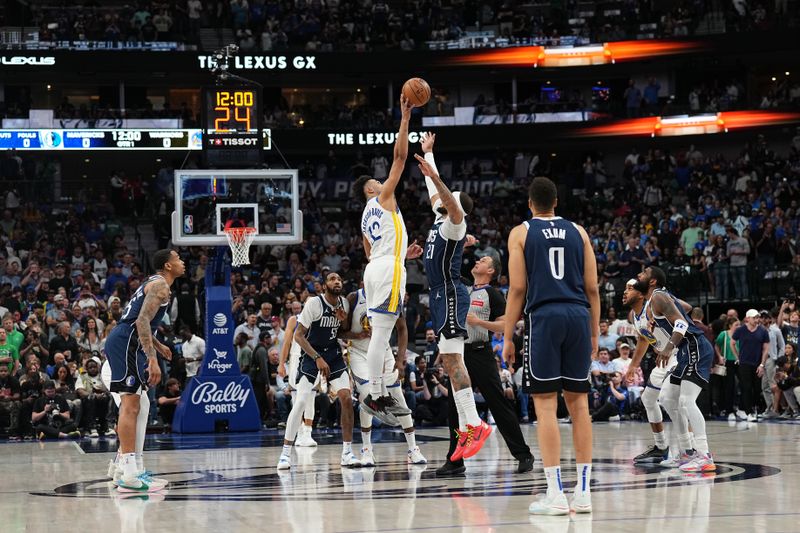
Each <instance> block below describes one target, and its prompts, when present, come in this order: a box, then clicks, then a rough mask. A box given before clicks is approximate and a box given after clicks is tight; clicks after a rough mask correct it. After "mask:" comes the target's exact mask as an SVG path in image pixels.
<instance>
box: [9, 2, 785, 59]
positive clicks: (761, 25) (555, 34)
mask: <svg viewBox="0 0 800 533" xmlns="http://www.w3.org/2000/svg"><path fill="white" fill-rule="evenodd" d="M797 9H798V7H797V5H796V3H793V2H776V3H775V8H774V9H769V10H768V9H767V8H766V6H765V4H764V3H749V2H745V1H735V2H726V3H719V2H711V1H699V2H698V1H695V2H689V1H681V2H672V3H663V2H662V3H658V2H631V1H624V0H621V1H598V2H578V1H574V0H573V1H569V2H560V3H551V4H545V5H541V4H538V5H537V4H528V3H519V2H508V1H504V0H482V1H477V0H468V1H464V0H441V1H435V2H434V1H429V0H408V1H404V2H387V1H382V0H303V1H299V2H295V1H289V0H283V1H278V0H208V1H201V0H185V1H184V0H180V1H178V2H160V1H153V2H149V1H139V2H135V3H132V4H124V3H117V2H112V3H108V4H105V5H104V4H100V3H96V2H86V3H84V4H81V5H67V6H64V5H50V4H48V3H38V2H35V3H33V5H32V8H31V11H30V15H29V20H28V21H27V22H26V25H35V26H37V27H38V28H39V40H40V41H53V42H55V41H104V42H154V41H173V42H179V43H193V44H198V43H199V42H200V39H199V31H200V29H201V28H215V29H217V30H218V31H219V30H221V29H222V28H229V29H231V30H232V31H233V33H234V35H235V36H236V39H237V42H238V44H239V45H240V47H241V48H242V50H244V51H246V52H255V51H262V52H270V51H281V50H287V49H294V50H306V51H320V52H330V51H357V52H362V51H371V50H386V49H396V50H414V49H423V48H426V47H427V46H429V45H428V43H429V42H431V41H455V40H458V39H459V38H462V37H464V36H466V35H467V34H468V32H469V31H472V32H486V31H489V32H492V33H493V35H494V37H493V40H494V42H495V43H496V44H501V45H506V46H507V45H514V44H530V43H532V42H536V43H540V44H552V45H559V44H570V43H574V42H576V39H583V40H585V41H586V42H608V41H615V40H624V39H653V38H663V37H673V36H675V37H680V36H688V35H695V34H700V33H720V32H723V31H728V32H743V31H752V30H758V31H769V30H773V29H776V28H782V27H786V26H787V25H790V24H797V22H798V17H797V14H798V13H797ZM2 22H3V21H0V25H3V24H2ZM13 25H15V26H20V25H21V24H19V21H13ZM481 45H482V46H485V44H481Z"/></svg>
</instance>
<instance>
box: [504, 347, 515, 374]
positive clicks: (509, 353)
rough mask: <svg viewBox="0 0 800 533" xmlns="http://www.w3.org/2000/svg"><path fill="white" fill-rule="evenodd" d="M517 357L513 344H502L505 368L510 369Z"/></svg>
mask: <svg viewBox="0 0 800 533" xmlns="http://www.w3.org/2000/svg"><path fill="white" fill-rule="evenodd" d="M516 357H517V353H516V347H515V346H514V343H513V342H510V341H509V342H504V343H503V361H505V362H506V366H507V367H509V368H511V367H512V366H513V365H514V360H515V359H516Z"/></svg>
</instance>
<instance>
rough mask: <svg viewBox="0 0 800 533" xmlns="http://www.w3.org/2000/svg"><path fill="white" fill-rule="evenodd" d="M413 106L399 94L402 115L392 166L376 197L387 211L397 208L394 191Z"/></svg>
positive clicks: (402, 166)
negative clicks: (378, 195)
mask: <svg viewBox="0 0 800 533" xmlns="http://www.w3.org/2000/svg"><path fill="white" fill-rule="evenodd" d="M413 107H414V106H413V105H411V102H409V101H408V100H406V97H405V96H402V95H401V96H400V111H401V113H402V116H401V118H400V131H398V132H397V140H396V141H395V143H394V157H393V159H392V168H391V169H389V177H388V178H386V181H385V182H383V188H382V189H381V194H380V197H378V201H379V202H380V204H381V207H383V208H384V209H386V210H387V211H394V210H395V209H397V200H395V197H394V191H395V189H396V188H397V184H398V183H400V176H402V175H403V170H404V169H405V168H406V159H408V122H409V120H411V109H412V108H413Z"/></svg>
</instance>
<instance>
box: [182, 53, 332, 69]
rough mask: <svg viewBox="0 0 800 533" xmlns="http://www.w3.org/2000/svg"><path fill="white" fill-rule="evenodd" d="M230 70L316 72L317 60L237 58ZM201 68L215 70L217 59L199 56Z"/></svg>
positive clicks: (308, 57)
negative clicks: (288, 69) (289, 69)
mask: <svg viewBox="0 0 800 533" xmlns="http://www.w3.org/2000/svg"><path fill="white" fill-rule="evenodd" d="M231 59H232V62H231V64H230V68H234V69H236V70H285V69H287V68H292V69H295V70H316V68H317V64H316V61H317V58H316V57H315V56H294V57H286V56H236V57H232V58H231ZM197 60H198V61H199V62H200V68H202V69H207V68H214V67H216V66H217V59H216V58H215V57H214V56H205V55H203V56H197Z"/></svg>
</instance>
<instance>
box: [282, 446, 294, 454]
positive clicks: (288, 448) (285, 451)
mask: <svg viewBox="0 0 800 533" xmlns="http://www.w3.org/2000/svg"><path fill="white" fill-rule="evenodd" d="M281 455H283V456H285V457H291V455H292V445H291V444H284V445H283V450H281Z"/></svg>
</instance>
